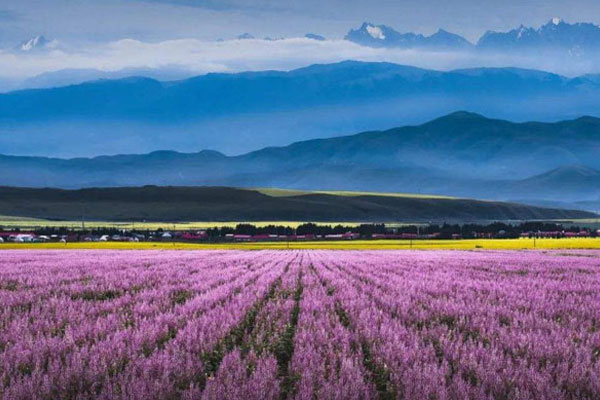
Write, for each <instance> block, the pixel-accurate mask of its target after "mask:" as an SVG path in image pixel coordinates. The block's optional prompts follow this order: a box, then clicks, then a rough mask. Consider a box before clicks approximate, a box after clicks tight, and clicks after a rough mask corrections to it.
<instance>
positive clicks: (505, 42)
mask: <svg viewBox="0 0 600 400" xmlns="http://www.w3.org/2000/svg"><path fill="white" fill-rule="evenodd" d="M477 47H478V48H479V49H481V50H489V51H504V52H523V51H529V50H532V49H536V50H543V51H560V52H565V51H566V52H568V54H581V53H585V52H594V51H597V50H599V49H600V27H599V26H597V25H594V24H591V23H576V24H569V23H567V22H565V21H563V20H562V19H560V18H552V19H551V20H550V21H549V22H548V23H547V24H545V25H543V26H541V27H540V28H539V29H535V28H526V27H524V26H520V27H519V28H517V29H513V30H511V31H509V32H493V31H488V32H487V33H486V34H485V35H483V36H482V37H481V39H480V40H479V42H478V43H477Z"/></svg>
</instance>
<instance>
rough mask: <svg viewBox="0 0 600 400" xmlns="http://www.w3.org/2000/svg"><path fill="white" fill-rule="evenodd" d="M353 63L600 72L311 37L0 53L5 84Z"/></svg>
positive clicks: (577, 63) (575, 64)
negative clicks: (65, 74)
mask: <svg viewBox="0 0 600 400" xmlns="http://www.w3.org/2000/svg"><path fill="white" fill-rule="evenodd" d="M348 59H353V60H362V61H387V62H394V63H398V64H406V65H413V66H417V67H422V68H428V69H437V70H451V69H457V68H470V67H482V66H484V67H504V66H517V67H523V68H532V69H541V70H547V71H552V72H556V73H560V74H565V75H571V76H573V75H581V74H584V73H590V72H596V71H597V70H596V65H597V61H598V60H590V59H576V58H573V59H571V60H569V62H565V60H564V59H560V60H558V59H556V60H555V59H552V58H544V57H510V56H506V55H483V54H476V53H468V52H464V53H463V52H428V51H418V50H401V49H373V48H368V47H363V46H359V45H356V44H354V43H351V42H348V41H345V40H326V41H316V40H310V39H305V38H293V39H284V40H276V41H267V40H228V41H222V42H214V41H202V40H198V39H179V40H168V41H160V42H153V43H150V42H143V41H139V40H132V39H124V40H118V41H114V42H110V43H107V44H102V45H92V46H89V47H80V48H68V47H63V46H59V47H58V48H55V49H49V50H46V51H41V52H37V53H32V54H21V53H18V52H13V51H5V52H0V80H10V79H12V80H24V79H27V78H30V77H33V76H36V75H39V74H42V73H46V72H51V71H60V70H65V69H78V70H81V69H95V70H100V71H120V70H125V69H131V70H135V69H143V70H166V69H177V70H179V71H188V73H187V74H185V75H188V76H190V75H198V74H204V73H208V72H239V71H257V70H268V69H276V70H289V69H294V68H298V67H303V66H306V65H310V64H315V63H332V62H338V61H343V60H348Z"/></svg>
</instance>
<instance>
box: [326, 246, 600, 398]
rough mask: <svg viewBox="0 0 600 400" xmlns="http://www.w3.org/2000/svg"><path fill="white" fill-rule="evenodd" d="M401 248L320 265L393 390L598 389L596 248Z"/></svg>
mask: <svg viewBox="0 0 600 400" xmlns="http://www.w3.org/2000/svg"><path fill="white" fill-rule="evenodd" d="M402 255H403V256H404V257H393V256H392V254H390V253H373V254H370V255H368V256H367V257H360V259H361V262H357V261H358V260H359V257H357V256H356V254H351V253H346V254H344V257H339V256H338V255H336V257H335V258H333V257H331V254H325V255H323V258H322V261H323V264H322V265H321V267H322V268H321V270H323V271H324V272H323V273H324V275H326V276H327V275H328V277H329V279H330V280H331V281H332V282H333V284H334V285H335V286H336V287H338V288H340V289H341V290H339V291H336V295H337V296H338V298H339V300H340V302H341V303H342V304H344V307H346V308H347V309H348V310H349V314H350V315H351V316H352V318H353V320H355V321H357V324H358V325H359V326H361V329H360V330H361V332H362V334H363V335H364V336H365V338H366V339H367V340H368V341H369V343H370V344H371V346H372V347H373V349H374V354H375V356H376V358H377V362H378V363H379V364H381V365H386V366H387V369H388V371H389V380H390V383H391V384H392V386H393V390H395V391H397V393H398V396H401V397H403V398H424V397H435V398H476V399H479V398H557V399H559V398H570V399H580V398H590V399H592V398H597V397H598V396H599V394H600V386H599V383H600V380H599V377H600V375H599V364H598V362H597V359H598V352H599V349H600V347H599V346H598V344H599V339H600V335H599V333H598V330H597V328H596V324H597V321H598V318H599V317H600V308H598V306H599V305H600V293H599V292H598V289H599V287H598V286H599V282H598V279H597V276H598V275H597V274H598V273H599V272H600V271H598V260H597V259H594V258H589V259H587V260H582V259H581V257H579V258H570V259H569V258H566V257H558V258H557V257H555V256H551V257H545V256H540V255H539V254H537V253H475V254H472V253H454V252H453V253H439V252H436V253H433V254H431V253H403V254H402Z"/></svg>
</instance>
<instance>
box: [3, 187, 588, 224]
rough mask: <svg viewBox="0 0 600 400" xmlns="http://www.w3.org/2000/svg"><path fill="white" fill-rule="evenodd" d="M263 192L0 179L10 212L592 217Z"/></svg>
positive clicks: (404, 199)
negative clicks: (72, 186) (28, 185)
mask: <svg viewBox="0 0 600 400" xmlns="http://www.w3.org/2000/svg"><path fill="white" fill-rule="evenodd" d="M265 193H268V192H265V191H264V190H263V191H258V190H250V189H236V188H228V187H155V186H145V187H127V188H103V189H99V188H93V189H81V190H60V189H24V188H12V187H0V209H1V210H2V213H3V214H4V215H8V216H19V217H37V218H46V219H61V220H79V219H81V218H85V219H86V220H88V221H89V220H104V221H135V220H137V221H140V220H147V221H248V222H250V221H315V222H320V221H322V222H347V221H356V222H429V221H432V222H433V221H437V222H452V221H455V222H458V221H461V222H465V221H495V220H534V219H571V218H572V219H577V218H591V217H595V214H592V213H588V212H584V211H568V210H560V209H549V208H540V207H534V206H526V205H520V204H512V203H500V202H487V201H477V200H470V199H458V198H435V197H419V196H390V195H382V194H379V195H378V194H361V193H357V194H349V193H343V194H332V193H300V194H298V193H293V192H291V193H287V194H283V195H282V193H278V194H277V195H269V194H265Z"/></svg>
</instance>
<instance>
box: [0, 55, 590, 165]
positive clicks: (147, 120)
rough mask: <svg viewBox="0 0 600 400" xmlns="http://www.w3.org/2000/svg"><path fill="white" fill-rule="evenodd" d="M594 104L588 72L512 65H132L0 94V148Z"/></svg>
mask: <svg viewBox="0 0 600 400" xmlns="http://www.w3.org/2000/svg"><path fill="white" fill-rule="evenodd" d="M599 105H600V82H599V80H598V79H597V78H596V77H594V76H589V77H588V76H583V77H578V78H566V77H563V76H559V75H555V74H551V73H546V72H541V71H532V70H523V69H515V68H481V69H468V70H457V71H450V72H440V71H432V70H424V69H419V68H413V67H407V66H402V65H396V64H389V63H365V62H356V61H348V62H342V63H337V64H325V65H313V66H310V67H306V68H301V69H297V70H293V71H289V72H280V71H264V72H246V73H237V74H208V75H202V76H198V77H194V78H190V79H185V80H180V81H171V82H163V81H157V80H154V79H149V78H143V77H137V78H136V77H133V78H126V79H117V80H97V81H92V82H86V83H82V84H77V85H70V86H65V87H58V88H48V89H36V90H23V91H17V92H11V93H6V94H0V154H14V155H17V154H21V155H42V156H61V157H73V156H95V155H102V154H120V153H140V152H151V151H155V150H165V149H168V150H178V151H199V150H202V149H215V150H219V151H222V152H224V153H226V154H240V153H244V152H248V151H252V150H256V149H260V148H263V147H268V146H280V145H287V144H289V143H292V142H295V141H300V140H308V139H314V138H326V137H332V136H339V135H342V134H345V133H348V132H360V131H366V130H374V129H386V128H390V127H394V126H403V125H407V124H416V123H422V122H425V121H427V120H429V119H432V118H435V117H438V116H439V115H444V114H447V113H450V112H453V111H456V110H467V111H472V112H477V113H481V114H484V115H487V116H490V117H495V118H505V119H509V120H513V121H525V120H540V121H557V120H561V119H569V118H577V117H580V116H583V115H591V116H600V106H599Z"/></svg>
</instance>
